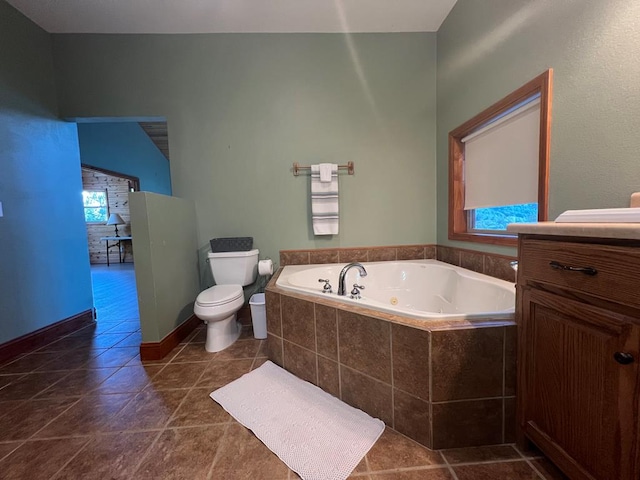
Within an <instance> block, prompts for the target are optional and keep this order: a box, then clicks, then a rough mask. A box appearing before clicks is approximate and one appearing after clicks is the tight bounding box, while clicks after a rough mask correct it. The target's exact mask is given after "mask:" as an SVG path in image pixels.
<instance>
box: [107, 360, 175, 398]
mask: <svg viewBox="0 0 640 480" xmlns="http://www.w3.org/2000/svg"><path fill="white" fill-rule="evenodd" d="M160 370H162V365H153V366H149V367H147V368H143V367H141V366H140V367H122V368H120V370H118V371H117V372H115V373H114V374H113V375H111V376H110V377H109V378H107V379H106V380H105V381H104V382H103V383H102V384H101V385H100V386H99V387H97V389H96V392H98V393H137V392H139V391H141V390H143V389H144V387H146V386H147V385H148V384H149V382H150V381H151V378H152V377H153V376H154V375H156V374H157V373H158V372H159V371H160Z"/></svg>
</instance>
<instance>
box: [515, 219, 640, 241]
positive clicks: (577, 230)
mask: <svg viewBox="0 0 640 480" xmlns="http://www.w3.org/2000/svg"><path fill="white" fill-rule="evenodd" d="M507 231H508V232H510V233H530V234H535V235H559V236H565V237H591V238H618V239H626V240H640V223H556V222H539V223H511V224H509V225H508V226H507Z"/></svg>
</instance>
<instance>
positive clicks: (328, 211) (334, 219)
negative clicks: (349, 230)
mask: <svg viewBox="0 0 640 480" xmlns="http://www.w3.org/2000/svg"><path fill="white" fill-rule="evenodd" d="M327 165H331V176H330V178H331V181H330V182H322V181H321V180H320V171H321V170H320V168H321V166H322V164H321V165H311V223H312V224H313V233H314V234H315V235H337V234H338V231H339V220H340V217H339V204H338V166H337V165H336V164H327Z"/></svg>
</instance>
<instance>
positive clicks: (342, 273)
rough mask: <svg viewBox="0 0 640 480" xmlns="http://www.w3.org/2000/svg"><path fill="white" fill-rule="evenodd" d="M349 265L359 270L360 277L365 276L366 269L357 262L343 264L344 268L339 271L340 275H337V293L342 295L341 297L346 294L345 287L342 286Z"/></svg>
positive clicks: (349, 267)
mask: <svg viewBox="0 0 640 480" xmlns="http://www.w3.org/2000/svg"><path fill="white" fill-rule="evenodd" d="M351 267H356V268H357V269H358V271H359V272H360V276H361V277H366V276H367V271H366V270H365V269H364V267H363V266H362V265H361V264H360V263H358V262H352V263H348V264H346V265H345V266H344V268H343V269H342V270H341V271H340V276H339V277H338V295H342V296H343V297H344V296H345V295H346V289H345V287H344V282H345V278H346V276H347V272H348V271H349V269H351Z"/></svg>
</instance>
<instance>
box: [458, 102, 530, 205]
mask: <svg viewBox="0 0 640 480" xmlns="http://www.w3.org/2000/svg"><path fill="white" fill-rule="evenodd" d="M462 142H463V143H464V151H465V153H464V162H465V163H464V181H465V198H464V208H465V210H471V209H475V208H487V207H500V206H504V205H519V204H524V203H537V202H538V165H539V160H538V152H539V148H540V98H539V97H538V98H535V99H534V100H533V101H531V102H529V103H527V104H525V105H523V106H521V107H519V108H518V109H516V110H514V111H513V112H511V113H509V114H507V115H505V116H504V117H501V118H499V119H498V120H496V121H494V122H492V123H490V124H489V125H486V126H485V127H483V128H481V129H479V130H477V131H475V132H473V133H471V134H470V135H468V136H466V137H465V138H463V139H462Z"/></svg>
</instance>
